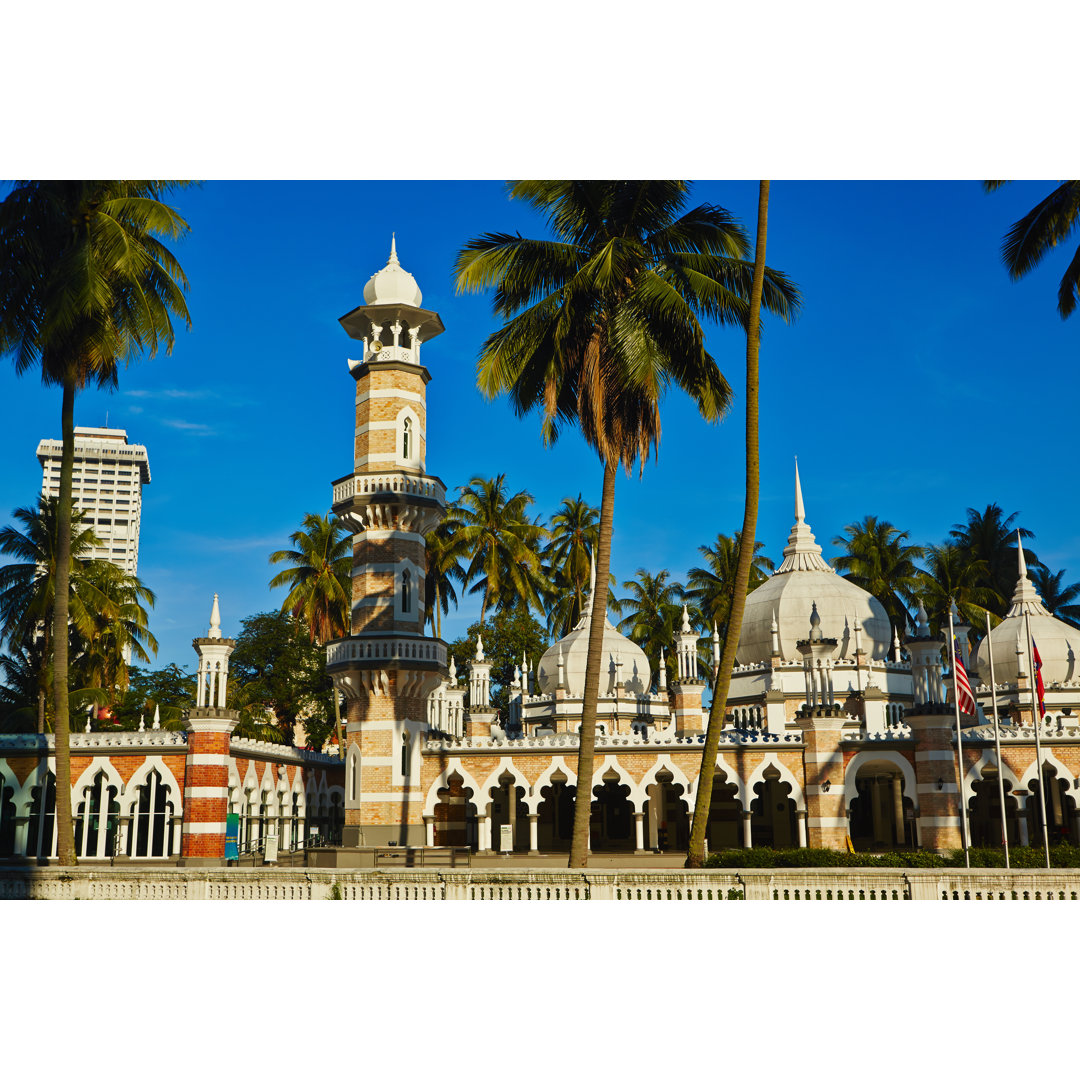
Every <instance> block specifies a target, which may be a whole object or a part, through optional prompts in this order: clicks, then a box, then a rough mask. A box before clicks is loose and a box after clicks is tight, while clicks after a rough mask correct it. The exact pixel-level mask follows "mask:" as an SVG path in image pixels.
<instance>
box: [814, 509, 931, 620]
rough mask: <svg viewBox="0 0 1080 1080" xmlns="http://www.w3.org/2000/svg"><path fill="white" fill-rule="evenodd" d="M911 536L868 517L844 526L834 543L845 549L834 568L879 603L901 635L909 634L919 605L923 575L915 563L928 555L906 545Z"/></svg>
mask: <svg viewBox="0 0 1080 1080" xmlns="http://www.w3.org/2000/svg"><path fill="white" fill-rule="evenodd" d="M910 535H911V534H910V533H908V532H906V531H904V532H901V531H900V530H899V529H898V528H896V526H895V525H893V524H892V522H890V521H883V520H882V519H880V518H878V517H877V516H875V515H874V514H867V516H866V517H864V518H863V519H862V521H856V522H852V524H850V525H845V526H844V535H843V536H837V537H836V538H835V539H834V540H833V543H834V544H836V545H837V546H838V547H842V548H843V549H844V553H843V554H842V555H837V556H836V558H835V559H833V565H834V566H835V567H836V569H837V570H840V571H841V572H842V573H843V576H844V577H845V578H847V580H848V581H852V582H854V583H855V584H856V585H858V586H859V588H860V589H865V590H866V591H867V592H868V593H870V595H871V596H873V597H875V598H876V599H877V600H878V602H879V603H880V604H881V606H882V607H883V608H884V609H885V613H886V614H887V615H888V616H889V621H890V622H891V623H892V624H893V626H894V627H895V628H896V630H897V632H898V633H900V634H903V633H904V632H905V631H906V630H907V626H908V622H909V621H910V619H911V615H910V612H911V611H912V610H913V609H914V607H915V605H916V604H917V603H918V591H919V585H920V579H921V578H922V571H920V570H919V568H918V567H917V566H916V565H915V562H916V560H919V559H922V558H923V557H924V556H925V555H926V549H925V548H922V547H920V546H919V545H917V544H905V543H904V541H905V540H907V539H908V538H909V537H910Z"/></svg>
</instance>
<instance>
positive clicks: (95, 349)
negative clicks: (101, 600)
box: [0, 180, 190, 866]
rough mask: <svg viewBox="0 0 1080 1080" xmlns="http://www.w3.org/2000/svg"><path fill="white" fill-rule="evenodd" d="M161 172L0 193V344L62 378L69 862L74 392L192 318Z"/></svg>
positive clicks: (57, 618)
mask: <svg viewBox="0 0 1080 1080" xmlns="http://www.w3.org/2000/svg"><path fill="white" fill-rule="evenodd" d="M176 186H177V184H176V183H175V182H169V181H161V180H71V181H68V180H64V181H51V180H50V181H20V182H18V183H17V184H16V185H15V187H14V189H13V190H12V192H11V193H10V194H9V195H8V197H7V198H6V199H4V201H3V202H2V203H0V354H4V353H7V354H10V355H11V356H12V357H13V358H14V361H15V367H16V371H18V372H19V373H20V374H22V373H24V372H25V371H27V370H29V369H30V368H32V367H40V369H41V376H42V381H43V382H44V383H45V384H46V385H53V386H55V385H58V386H60V387H61V388H62V391H63V393H62V404H61V413H60V420H61V436H62V442H63V451H62V456H61V464H60V490H59V532H58V535H59V550H58V558H57V574H56V603H55V606H54V612H53V654H54V656H53V659H54V668H55V678H54V680H53V694H54V722H55V726H56V821H57V829H58V832H57V861H58V862H59V863H60V865H62V866H67V865H73V864H74V862H75V845H74V830H73V827H72V819H71V762H70V750H69V736H70V717H69V708H68V641H67V626H68V578H69V576H70V572H71V551H70V528H69V521H70V514H71V477H72V470H73V467H74V457H75V395H76V393H77V392H78V391H79V390H81V389H83V388H84V387H85V386H87V385H88V384H96V385H98V386H100V387H105V388H111V387H115V386H116V385H117V378H118V370H119V364H120V363H121V361H123V362H127V361H130V360H133V359H135V358H137V357H138V356H140V355H142V354H147V355H149V356H154V355H155V354H156V352H157V350H158V348H159V347H160V346H164V348H165V350H166V352H171V350H172V345H173V340H174V333H173V324H172V320H173V317H174V316H175V317H177V318H180V319H182V320H183V321H184V322H185V323H186V324H187V325H189V326H190V318H189V316H188V310H187V305H186V303H185V301H184V293H183V289H184V287H185V286H186V284H187V279H186V278H185V277H184V273H183V270H182V269H181V268H180V264H179V263H178V262H177V261H176V258H175V257H174V256H173V254H172V253H171V252H170V251H169V250H168V248H166V247H165V245H164V244H163V243H162V242H161V239H159V238H161V237H164V238H166V239H176V238H178V237H180V236H182V235H183V234H184V233H185V232H186V231H187V228H188V226H187V222H185V221H184V219H183V218H182V217H181V216H180V215H179V214H178V213H177V212H176V211H175V210H174V209H172V208H171V207H168V206H166V205H165V204H164V203H162V202H161V201H160V199H161V197H162V196H163V195H164V194H166V193H167V192H168V191H170V190H171V189H172V188H174V187H176Z"/></svg>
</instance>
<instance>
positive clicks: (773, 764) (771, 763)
mask: <svg viewBox="0 0 1080 1080" xmlns="http://www.w3.org/2000/svg"><path fill="white" fill-rule="evenodd" d="M769 768H773V769H775V770H776V771H777V772H778V773H779V774H780V779H781V780H783V781H784V782H785V783H787V784H789V785H790V787H791V794H790V795H789V796H788V798H790V799H791V800H792V802H794V803H795V809H796V810H805V809H806V797H805V795H804V794H803V789H802V784H800V783H799V781H798V780H796V779H795V774H794V773H793V772H792V771H791V770H790V769H789V768H788V767H787V766H786V765H785V764H784V763H783V762H782V761H781V760H780V758H779V757H778V756H777V754H776V753H775V751H770V752H769V753H768V754H766V755H765V757H764V758H762V760H761V761H760V762H759V763H758V766H757V768H756V769H754V771H753V772H752V773H751V774H750V776H749V777H748V778H747V781H746V790H747V791H750V792H752V791H753V790H754V785H755V784H759V783H761V782H762V781H763V780H764V778H765V771H766V769H769Z"/></svg>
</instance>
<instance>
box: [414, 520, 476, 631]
mask: <svg viewBox="0 0 1080 1080" xmlns="http://www.w3.org/2000/svg"><path fill="white" fill-rule="evenodd" d="M424 540H425V544H426V553H427V574H426V575H425V577H424V598H425V602H426V603H427V609H426V611H425V614H424V618H425V620H426V621H427V622H430V623H431V628H432V630H433V631H434V632H435V636H436V637H437V638H441V637H442V617H443V616H444V615H447V614H449V612H450V605H451V604H453V605H454V606H455V607H457V602H458V598H457V590H456V589H455V588H454V585H455V583H457V584H458V585H464V584H465V570H464V569H463V568H462V565H461V560H462V559H464V558H465V557H466V554H467V552H466V550H465V547H466V544H465V539H464V537H463V536H462V532H461V520H460V518H459V517H458V513H457V507H456V506H455V505H454V504H453V503H451V504H450V505H449V506H448V507H447V508H446V517H444V518H443V519H442V521H440V522H439V523H438V525H436V526H435V528H433V529H432V530H431V531H430V532H429V533H427V534H426V536H425V537H424Z"/></svg>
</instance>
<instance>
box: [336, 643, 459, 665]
mask: <svg viewBox="0 0 1080 1080" xmlns="http://www.w3.org/2000/svg"><path fill="white" fill-rule="evenodd" d="M394 660H405V661H409V660H419V661H422V662H426V663H437V664H441V665H443V666H445V665H446V643H445V642H443V641H436V640H435V639H434V638H415V637H413V638H373V639H371V640H368V639H367V638H346V639H345V640H344V641H335V642H333V643H332V644H330V645H327V647H326V663H327V666H328V667H333V666H334V665H335V664H346V663H351V662H355V663H366V662H368V661H371V662H372V663H390V662H391V661H394Z"/></svg>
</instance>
